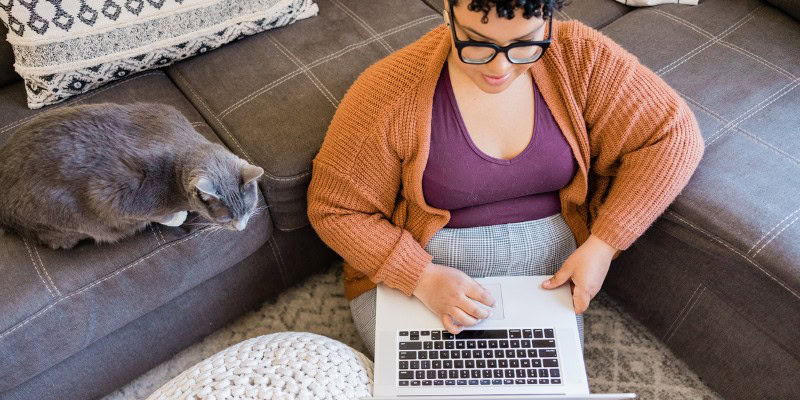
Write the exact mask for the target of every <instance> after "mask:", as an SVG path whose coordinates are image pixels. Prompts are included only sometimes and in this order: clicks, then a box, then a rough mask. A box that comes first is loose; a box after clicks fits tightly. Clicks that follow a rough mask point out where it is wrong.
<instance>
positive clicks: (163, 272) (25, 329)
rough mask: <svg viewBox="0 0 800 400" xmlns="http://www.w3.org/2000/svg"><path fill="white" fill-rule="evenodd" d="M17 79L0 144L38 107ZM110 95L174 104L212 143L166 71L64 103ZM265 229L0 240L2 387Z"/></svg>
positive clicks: (182, 286)
mask: <svg viewBox="0 0 800 400" xmlns="http://www.w3.org/2000/svg"><path fill="white" fill-rule="evenodd" d="M22 85H23V84H22V82H17V83H16V84H12V85H10V86H6V87H4V88H2V89H0V146H2V144H3V142H4V141H5V140H6V139H7V138H8V137H9V135H10V134H11V133H12V132H13V131H14V130H15V129H16V127H17V126H19V124H20V123H21V122H24V121H25V120H26V119H27V118H29V117H31V116H33V115H35V114H37V113H38V112H40V111H41V110H39V111H32V110H29V109H28V108H27V106H26V105H25V90H24V89H23V87H22ZM106 101H111V102H118V103H125V102H134V101H158V102H163V103H168V104H172V105H174V106H176V107H177V108H178V109H180V110H181V111H183V112H184V113H185V114H186V115H187V117H188V118H189V120H190V121H192V122H195V126H196V127H197V128H198V130H199V131H200V132H202V133H203V135H205V136H206V137H208V138H209V139H212V140H218V139H216V138H215V135H214V133H213V132H212V131H211V129H210V128H209V127H208V126H207V125H205V123H204V122H203V119H202V117H201V116H200V115H199V114H198V113H197V111H196V110H195V109H194V108H193V106H192V105H191V104H190V103H189V101H188V100H187V99H186V98H185V97H184V96H183V95H182V94H181V93H180V91H179V90H178V89H177V88H176V87H175V86H174V85H173V84H172V82H171V81H170V79H169V78H168V77H167V76H166V75H165V74H164V73H163V72H162V71H153V72H146V73H143V74H140V75H135V76H133V77H131V78H129V79H126V80H123V81H120V82H118V83H114V84H111V85H109V86H108V87H107V88H102V89H99V90H97V91H94V92H92V93H89V94H86V95H83V96H79V97H77V98H75V99H74V100H71V101H69V102H67V103H66V104H67V105H69V104H77V103H98V102H106ZM55 107H60V105H59V106H55ZM48 109H51V108H48ZM271 227H272V225H271V223H270V220H269V216H268V215H266V214H262V216H261V217H259V218H256V219H254V220H251V222H250V223H249V224H248V227H247V229H246V230H245V232H242V233H232V232H229V231H221V232H218V233H214V234H210V233H209V232H207V231H205V230H196V231H188V230H185V228H184V227H181V228H167V227H163V226H157V227H155V228H154V229H151V230H148V231H145V232H142V233H141V234H139V235H137V236H136V237H134V238H131V239H129V240H125V241H122V242H120V243H118V244H114V245H102V246H97V245H95V244H94V243H91V242H88V243H82V244H79V245H78V246H77V247H76V248H74V249H72V250H68V251H53V250H50V249H47V248H44V247H42V246H37V245H36V244H34V243H31V242H29V241H23V240H22V239H21V238H19V237H18V236H15V235H10V234H7V235H3V236H0V354H2V355H3V362H0V393H1V392H3V391H5V390H8V389H10V388H12V387H15V386H17V385H19V384H21V383H22V382H25V381H26V380H28V379H30V378H31V377H33V376H35V375H36V374H38V373H40V372H42V371H44V370H46V369H48V368H50V367H51V366H53V365H55V364H57V363H59V362H61V361H62V360H64V359H66V358H67V357H69V356H71V355H72V354H75V353H76V352H78V351H80V350H81V349H83V348H85V347H87V346H89V345H90V344H92V343H93V342H95V341H96V340H98V339H101V338H103V337H104V336H106V335H107V334H109V333H111V332H113V331H115V330H117V329H118V328H120V327H122V326H124V325H125V324H127V323H129V322H131V321H133V320H135V319H137V318H139V317H140V316H142V315H144V314H146V313H148V312H150V311H152V310H153V309H155V308H157V307H159V306H161V305H163V304H164V303H166V302H168V301H169V300H171V299H173V298H175V297H177V296H179V295H180V294H182V293H184V292H186V291H187V290H189V289H191V288H193V287H194V286H196V285H198V284H200V283H201V282H204V281H205V280H207V279H209V278H211V277H213V276H215V275H217V274H218V273H220V272H221V271H223V270H225V269H227V268H229V267H230V266H232V265H234V264H236V263H238V262H239V261H241V260H243V259H244V258H246V257H248V256H249V255H250V254H252V253H253V252H255V251H256V250H257V249H259V248H260V247H261V246H262V245H264V243H265V242H266V240H267V238H268V237H269V235H270V234H271ZM0 397H2V396H0Z"/></svg>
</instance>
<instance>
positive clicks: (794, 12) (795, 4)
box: [767, 0, 800, 21]
mask: <svg viewBox="0 0 800 400" xmlns="http://www.w3.org/2000/svg"><path fill="white" fill-rule="evenodd" d="M767 2H768V3H770V4H772V5H773V6H775V7H777V8H779V9H781V10H783V11H784V12H786V13H787V14H789V15H791V16H793V17H795V18H796V19H797V20H799V21H800V0H767Z"/></svg>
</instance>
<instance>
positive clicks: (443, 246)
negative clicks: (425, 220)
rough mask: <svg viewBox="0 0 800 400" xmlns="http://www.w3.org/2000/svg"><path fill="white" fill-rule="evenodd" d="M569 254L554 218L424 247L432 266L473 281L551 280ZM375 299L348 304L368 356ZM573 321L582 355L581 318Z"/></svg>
mask: <svg viewBox="0 0 800 400" xmlns="http://www.w3.org/2000/svg"><path fill="white" fill-rule="evenodd" d="M575 249H576V244H575V237H574V236H573V234H572V231H570V229H569V227H568V226H567V223H566V222H565V221H564V218H563V217H562V216H561V214H560V213H559V214H555V215H551V216H549V217H545V218H540V219H536V220H533V221H524V222H515V223H510V224H499V225H491V226H480V227H474V228H443V229H441V230H439V231H438V232H437V233H436V234H435V235H434V236H433V238H431V240H430V242H429V243H428V245H427V246H426V247H425V250H426V251H427V252H428V253H430V254H431V255H432V256H433V262H434V263H435V264H440V265H446V266H449V267H452V268H458V269H460V270H461V271H463V272H464V273H466V274H467V275H469V276H470V277H473V278H483V277H487V276H514V275H516V276H530V275H554V274H555V273H556V271H558V269H559V268H561V265H562V264H563V263H564V261H566V259H567V257H569V256H570V254H572V253H573V252H574V251H575ZM376 297H377V289H372V290H370V291H368V292H365V293H363V294H361V295H360V296H358V297H357V298H355V299H353V300H352V301H351V302H350V310H351V312H352V314H353V321H354V322H355V324H356V328H357V330H358V333H359V335H361V339H362V340H363V341H364V343H365V344H366V345H367V349H368V350H369V352H370V354H371V355H373V356H374V354H375V300H376ZM576 319H577V324H578V332H579V333H580V337H581V349H583V315H578V316H576Z"/></svg>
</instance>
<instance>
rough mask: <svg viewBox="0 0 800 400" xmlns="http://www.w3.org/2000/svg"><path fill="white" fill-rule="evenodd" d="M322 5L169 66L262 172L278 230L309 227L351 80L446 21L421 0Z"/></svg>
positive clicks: (345, 0)
mask: <svg viewBox="0 0 800 400" xmlns="http://www.w3.org/2000/svg"><path fill="white" fill-rule="evenodd" d="M317 3H318V4H319V8H320V13H319V16H317V17H314V18H310V19H307V20H303V21H298V22H296V23H295V24H293V25H291V26H287V27H283V28H278V29H275V30H272V31H269V32H265V33H262V34H259V35H255V36H253V37H250V38H247V39H243V40H241V41H238V42H236V43H232V44H230V45H228V46H226V47H223V48H221V49H219V50H216V51H214V52H213V53H210V54H207V55H205V56H203V57H200V58H197V59H190V60H186V61H183V62H181V63H178V64H175V65H173V66H171V67H170V68H169V69H168V73H169V74H170V76H171V77H172V78H173V81H175V83H176V84H177V85H178V86H179V87H180V88H181V89H182V90H183V92H184V93H185V94H186V95H187V97H189V99H190V100H191V101H192V102H193V103H194V104H195V106H196V107H197V109H198V110H199V111H200V112H201V113H202V114H203V116H204V117H205V119H206V120H207V121H209V123H210V124H211V126H212V127H213V128H214V130H215V131H217V132H218V133H219V135H220V138H221V139H222V140H223V141H224V142H225V143H226V144H227V146H228V148H230V149H232V150H233V151H235V152H236V153H237V154H238V155H239V156H241V157H243V158H245V159H247V160H248V161H250V162H252V163H255V164H258V165H259V166H261V167H263V168H264V170H265V177H264V178H263V179H262V183H261V189H262V191H263V193H264V195H265V197H266V198H267V202H268V204H269V206H270V208H269V210H270V213H271V215H272V218H273V221H274V223H275V227H276V228H278V229H280V230H293V229H298V228H301V227H304V226H306V225H308V218H307V217H306V190H307V187H308V182H309V181H310V167H311V160H312V159H313V158H314V156H315V155H316V154H317V152H318V151H319V147H320V145H321V144H322V139H323V137H324V136H325V132H326V130H327V128H328V124H329V123H330V120H331V118H332V117H333V113H334V112H335V111H336V106H337V105H338V104H339V101H340V100H341V99H342V97H343V96H344V93H345V91H346V90H347V88H348V87H350V84H351V83H352V82H353V81H354V80H355V79H356V77H357V76H358V75H359V74H360V73H361V71H363V70H364V69H365V68H367V67H368V66H369V65H370V64H372V63H373V62H375V61H377V60H379V59H380V58H383V57H385V56H386V55H387V54H389V53H390V52H392V51H394V50H396V49H399V48H401V47H403V46H405V45H406V44H408V43H410V42H412V41H414V40H416V39H417V38H419V37H420V36H422V35H423V34H424V33H426V32H428V31H429V30H431V29H432V28H434V27H435V26H437V25H438V24H440V23H441V17H440V16H439V15H437V14H436V13H435V12H434V11H433V10H431V9H430V8H429V7H427V6H426V5H425V4H424V3H422V2H421V1H397V0H375V1H371V2H364V1H361V0H319V1H317ZM232 60H235V61H232Z"/></svg>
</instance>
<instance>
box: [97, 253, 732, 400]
mask: <svg viewBox="0 0 800 400" xmlns="http://www.w3.org/2000/svg"><path fill="white" fill-rule="evenodd" d="M340 277H341V267H340V266H339V265H334V266H333V267H331V268H330V269H329V270H328V271H327V272H325V273H323V274H320V275H316V276H314V277H311V278H309V279H308V280H307V281H305V282H304V283H303V284H302V285H300V286H298V287H295V288H292V289H290V290H288V291H286V292H284V293H283V294H282V295H281V296H280V297H278V298H277V299H276V301H274V302H267V303H265V304H263V305H262V306H261V308H260V309H259V310H257V311H253V312H250V313H248V314H246V315H244V316H242V317H241V318H239V319H237V320H236V321H234V322H232V323H231V324H229V325H228V326H226V327H225V328H223V329H220V330H219V331H217V332H215V333H213V334H211V335H210V336H208V337H207V338H205V339H204V340H203V341H202V342H200V343H197V344H195V345H193V346H191V347H189V348H188V349H186V350H184V351H182V352H180V353H178V354H176V355H175V356H174V357H173V358H172V359H170V360H168V361H166V362H164V363H163V364H161V365H159V366H158V367H156V368H153V369H152V370H151V371H149V372H148V373H146V374H144V375H142V376H141V377H139V378H138V379H136V380H135V381H133V382H131V383H130V384H128V385H127V386H125V387H123V388H122V389H120V390H118V391H116V392H114V393H112V394H110V395H108V396H107V397H106V398H105V400H122V399H125V400H129V399H144V398H146V397H147V396H148V395H150V394H151V393H152V392H154V391H155V390H156V389H158V388H159V387H160V386H161V385H163V384H164V383H166V382H168V381H169V380H170V379H172V378H173V377H175V376H177V375H178V374H180V373H181V372H182V371H183V370H185V369H188V368H189V367H191V366H192V365H194V364H196V363H197V362H200V361H201V360H203V359H205V358H207V357H210V356H211V355H213V354H216V353H217V352H219V351H221V350H222V349H225V348H226V347H228V346H231V345H233V344H236V343H239V342H241V341H243V340H246V339H249V338H253V337H257V336H261V335H266V334H268V333H273V332H282V331H302V332H313V333H317V334H320V335H325V336H328V337H331V338H334V339H337V340H339V341H341V342H343V343H346V344H348V345H350V346H351V347H353V348H355V349H357V350H359V351H362V352H363V351H364V347H363V344H362V343H361V339H360V338H359V336H358V333H357V332H356V329H355V325H353V321H352V319H351V316H350V307H349V305H348V303H347V301H346V300H345V299H344V297H343V296H342V289H341V279H340ZM584 323H585V329H586V333H585V335H586V343H585V346H586V349H585V357H586V369H587V372H588V374H589V386H590V387H591V389H592V392H601V393H602V392H629V391H632V392H636V393H638V394H639V398H641V399H645V400H648V399H657V400H673V399H674V400H677V399H703V400H721V397H720V396H719V395H717V394H716V393H714V392H713V391H712V390H711V389H709V388H708V387H707V386H705V385H704V384H703V382H701V381H700V379H698V377H697V375H695V374H694V373H692V372H691V371H690V370H689V368H688V367H687V366H686V365H685V364H684V363H683V362H681V361H679V360H678V359H676V358H675V356H674V355H673V354H672V352H670V350H669V349H667V348H666V347H665V346H664V345H663V344H662V343H661V342H659V341H658V339H657V338H655V337H654V336H653V335H651V334H650V333H649V332H648V331H647V330H646V329H645V328H644V327H643V326H642V325H641V324H640V323H638V322H636V321H635V320H633V319H632V318H631V317H630V316H628V315H627V314H626V313H625V312H624V311H623V310H622V309H621V308H620V307H619V305H617V304H616V303H615V302H614V301H613V300H611V299H610V298H609V297H608V296H607V295H605V294H604V293H603V292H601V293H600V294H599V295H598V296H597V297H596V298H595V300H594V301H592V304H591V306H590V308H589V310H588V311H587V313H586V317H585V321H584Z"/></svg>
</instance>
